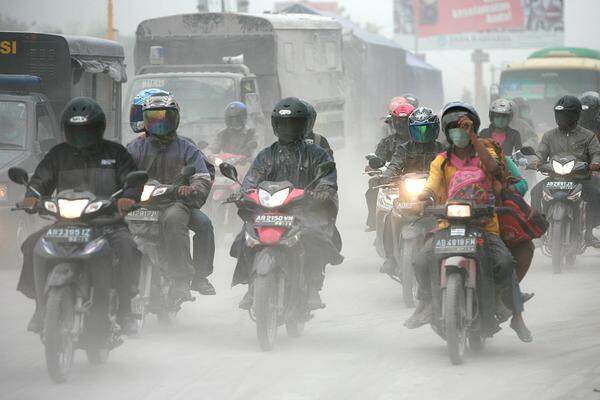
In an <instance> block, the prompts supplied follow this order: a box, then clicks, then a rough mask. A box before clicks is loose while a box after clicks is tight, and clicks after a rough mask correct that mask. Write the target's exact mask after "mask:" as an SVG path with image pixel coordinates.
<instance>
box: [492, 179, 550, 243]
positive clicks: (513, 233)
mask: <svg viewBox="0 0 600 400" xmlns="http://www.w3.org/2000/svg"><path fill="white" fill-rule="evenodd" d="M497 214H498V221H499V222H500V236H501V237H502V240H503V241H504V243H506V245H507V246H508V247H515V246H517V245H519V244H521V243H524V242H529V241H531V240H533V239H537V238H540V237H542V235H543V234H544V233H545V232H546V230H547V229H548V225H549V224H548V220H546V217H544V216H543V215H542V214H540V213H538V212H537V211H535V210H534V209H532V208H531V206H530V205H529V204H527V202H526V201H525V199H523V196H521V195H520V194H519V193H516V192H514V191H512V190H503V191H502V207H500V208H498V209H497Z"/></svg>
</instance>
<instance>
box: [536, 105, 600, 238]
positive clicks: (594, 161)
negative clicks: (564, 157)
mask: <svg viewBox="0 0 600 400" xmlns="http://www.w3.org/2000/svg"><path fill="white" fill-rule="evenodd" d="M581 111H582V105H581V101H579V99H578V98H577V97H575V96H564V97H562V98H560V99H559V100H558V102H557V103H556V106H555V107H554V117H555V119H556V124H557V127H556V128H554V129H552V130H550V131H548V132H546V133H545V134H544V136H543V137H542V141H541V143H540V145H539V147H538V149H537V155H538V157H539V162H538V163H537V165H539V164H540V163H544V162H546V161H547V160H549V159H550V158H551V157H552V156H554V155H557V154H569V155H572V156H574V157H575V158H576V159H577V160H578V161H581V162H586V163H588V165H589V170H590V171H599V170H600V142H598V138H597V136H596V135H595V134H594V133H593V132H591V131H589V130H587V129H585V128H583V127H581V125H579V124H578V122H579V117H580V116H581ZM583 178H584V179H583V181H582V185H583V199H584V200H585V201H586V202H587V204H588V205H589V208H588V215H587V220H586V224H587V226H586V227H585V240H586V242H587V243H588V244H589V245H596V244H597V243H598V240H597V239H596V238H595V237H594V235H593V233H592V230H593V228H595V227H596V226H598V224H599V223H600V178H599V177H597V176H591V174H589V173H588V174H587V176H585V177H583ZM547 181H548V179H544V180H542V181H541V182H539V183H538V184H537V185H536V186H535V187H534V188H533V189H532V190H531V206H532V207H533V208H535V209H536V210H538V211H540V212H541V210H542V192H543V189H544V185H545V184H546V182H547Z"/></svg>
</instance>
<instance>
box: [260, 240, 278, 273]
mask: <svg viewBox="0 0 600 400" xmlns="http://www.w3.org/2000/svg"><path fill="white" fill-rule="evenodd" d="M277 259H278V251H277V250H276V249H275V248H274V247H266V248H264V249H262V250H261V251H259V252H258V253H257V254H256V256H255V257H254V271H255V273H256V274H257V275H262V276H264V275H268V274H269V273H271V272H272V271H274V270H275V269H276V268H277V264H278V263H277Z"/></svg>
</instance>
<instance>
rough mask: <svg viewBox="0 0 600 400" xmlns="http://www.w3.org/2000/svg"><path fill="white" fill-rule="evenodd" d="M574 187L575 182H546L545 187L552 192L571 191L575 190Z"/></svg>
mask: <svg viewBox="0 0 600 400" xmlns="http://www.w3.org/2000/svg"><path fill="white" fill-rule="evenodd" d="M575 185H576V183H575V182H568V181H556V182H554V181H553V182H546V187H547V188H548V189H554V190H573V189H575Z"/></svg>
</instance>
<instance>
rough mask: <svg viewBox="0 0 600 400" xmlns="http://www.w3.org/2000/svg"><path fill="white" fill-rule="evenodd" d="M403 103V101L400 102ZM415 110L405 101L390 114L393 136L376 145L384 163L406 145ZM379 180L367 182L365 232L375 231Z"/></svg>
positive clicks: (376, 152)
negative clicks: (409, 125)
mask: <svg viewBox="0 0 600 400" xmlns="http://www.w3.org/2000/svg"><path fill="white" fill-rule="evenodd" d="M402 101H405V100H402ZM414 110H415V108H414V107H413V106H412V105H411V104H409V103H408V102H407V101H405V102H404V103H401V104H399V105H398V106H397V107H396V108H395V109H394V110H393V111H392V113H391V122H390V124H391V126H392V128H393V131H394V134H393V135H390V136H388V137H385V138H383V139H382V140H381V141H380V142H379V144H378V145H377V149H376V150H375V155H376V156H377V157H379V158H381V159H382V160H384V161H385V162H389V161H392V156H393V155H394V153H395V152H396V149H397V148H398V146H399V145H401V144H403V143H406V142H407V141H408V140H409V138H410V133H409V131H408V117H409V116H410V114H412V112H413V111H414ZM379 181H380V180H379V178H373V179H371V180H369V189H367V192H366V193H365V199H366V201H367V209H368V213H369V215H368V217H367V229H366V231H367V232H371V231H374V230H375V208H376V205H377V192H378V190H377V189H376V188H375V186H377V185H378V184H379Z"/></svg>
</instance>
